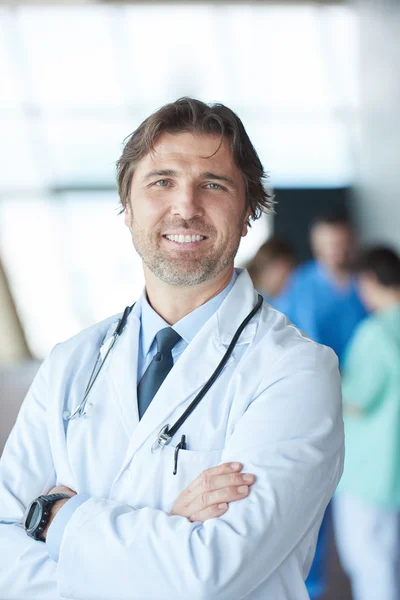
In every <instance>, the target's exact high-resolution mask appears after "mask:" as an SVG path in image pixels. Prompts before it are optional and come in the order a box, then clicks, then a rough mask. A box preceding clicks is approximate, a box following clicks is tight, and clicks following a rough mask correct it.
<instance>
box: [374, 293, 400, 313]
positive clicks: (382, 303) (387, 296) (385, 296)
mask: <svg viewBox="0 0 400 600" xmlns="http://www.w3.org/2000/svg"><path fill="white" fill-rule="evenodd" d="M399 304H400V292H398V291H397V290H390V289H388V290H385V291H383V292H382V294H381V296H380V298H379V300H378V302H377V310H385V309H387V308H394V307H395V306H397V305H399Z"/></svg>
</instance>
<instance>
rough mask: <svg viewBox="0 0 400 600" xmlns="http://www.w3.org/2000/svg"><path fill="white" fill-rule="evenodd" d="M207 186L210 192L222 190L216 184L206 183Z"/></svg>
mask: <svg viewBox="0 0 400 600" xmlns="http://www.w3.org/2000/svg"><path fill="white" fill-rule="evenodd" d="M207 186H208V187H209V188H210V189H211V190H221V189H222V187H221V186H220V185H219V184H218V183H207Z"/></svg>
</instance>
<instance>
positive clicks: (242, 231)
mask: <svg viewBox="0 0 400 600" xmlns="http://www.w3.org/2000/svg"><path fill="white" fill-rule="evenodd" d="M219 143H220V138H219V137H218V136H213V135H199V134H192V133H188V132H183V133H177V134H170V133H163V134H161V135H160V137H159V138H158V139H157V140H156V143H155V145H154V151H153V152H151V153H149V154H148V155H147V156H145V157H144V158H142V160H141V161H139V163H138V165H137V166H136V169H135V172H134V175H133V179H132V186H131V190H130V198H129V202H128V203H127V206H126V211H125V222H126V224H127V225H128V227H129V229H130V230H131V233H132V240H133V244H134V246H135V249H136V251H137V252H138V253H139V255H140V256H141V258H142V260H143V262H144V263H145V265H146V267H147V268H148V269H149V270H150V271H151V272H152V273H153V274H154V275H155V276H156V277H158V278H159V279H161V280H162V281H164V282H166V283H169V284H171V285H182V286H184V285H197V284H200V283H203V282H205V281H208V280H211V279H214V278H216V277H217V276H218V275H221V274H223V273H224V272H225V271H228V270H230V269H232V267H233V260H234V258H235V255H236V252H237V249H238V247H239V243H240V239H241V236H245V235H246V233H247V224H246V219H247V217H248V212H247V211H246V207H245V184H244V181H243V177H242V175H241V172H240V170H239V169H238V167H237V166H236V164H235V162H234V159H233V156H232V152H231V149H230V146H229V142H228V141H227V140H225V139H224V141H223V143H222V145H221V147H220V148H219V150H218V151H217V152H216V149H217V148H218V146H219Z"/></svg>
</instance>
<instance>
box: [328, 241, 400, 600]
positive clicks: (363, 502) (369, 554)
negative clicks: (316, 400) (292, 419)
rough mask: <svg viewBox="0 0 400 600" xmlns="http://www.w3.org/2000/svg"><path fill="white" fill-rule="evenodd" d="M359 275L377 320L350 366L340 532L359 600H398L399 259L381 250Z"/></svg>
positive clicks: (354, 346) (368, 257) (357, 340)
mask: <svg viewBox="0 0 400 600" xmlns="http://www.w3.org/2000/svg"><path fill="white" fill-rule="evenodd" d="M357 268H358V271H359V274H360V290H361V294H362V297H363V299H364V301H365V303H366V305H367V306H368V308H369V309H370V310H371V311H373V314H372V315H371V316H370V317H368V318H367V319H366V320H365V321H364V322H363V323H361V325H360V326H359V327H358V328H357V330H356V332H355V335H354V337H353V338H352V341H351V343H350V345H349V348H348V351H347V353H346V357H345V361H344V366H343V402H344V412H345V433H346V457H345V469H344V475H343V478H342V482H341V484H339V489H338V492H337V496H336V497H335V498H334V501H333V514H334V527H335V534H336V539H337V544H338V551H339V556H340V559H341V562H342V565H343V568H344V569H345V571H346V572H347V574H348V576H349V578H350V580H351V586H352V592H353V598H354V600H399V598H400V466H399V457H400V258H399V256H398V255H397V254H395V253H394V252H393V251H392V250H390V249H388V248H384V247H381V248H379V247H377V248H373V249H371V250H367V251H365V252H364V253H363V254H362V255H361V257H360V260H359V263H358V267H357Z"/></svg>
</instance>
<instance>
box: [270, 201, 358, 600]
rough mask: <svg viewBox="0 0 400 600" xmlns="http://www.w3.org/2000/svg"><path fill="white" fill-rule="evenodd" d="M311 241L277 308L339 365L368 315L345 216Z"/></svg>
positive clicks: (322, 554) (319, 221)
mask: <svg viewBox="0 0 400 600" xmlns="http://www.w3.org/2000/svg"><path fill="white" fill-rule="evenodd" d="M310 241H311V247H312V251H313V254H314V257H315V260H312V261H309V262H307V263H306V264H304V265H301V266H300V267H298V269H297V270H296V271H295V272H294V274H293V275H292V278H291V281H290V283H289V285H288V287H287V289H286V291H285V292H284V293H283V295H282V296H281V299H280V304H279V309H280V310H282V312H284V313H285V314H286V315H287V316H288V317H289V318H290V319H291V321H292V322H293V323H294V324H295V325H297V327H300V329H302V330H303V331H305V333H306V334H307V335H309V336H310V337H311V338H312V339H314V340H315V341H317V342H319V343H320V344H324V345H326V346H329V347H331V348H332V349H333V350H334V351H335V352H336V354H337V356H338V358H339V363H340V364H341V363H342V360H343V356H344V352H345V350H346V347H347V344H348V343H349V340H350V338H351V336H352V335H353V332H354V330H355V328H356V327H357V325H358V324H359V323H360V321H361V320H362V319H364V317H365V316H366V315H367V311H366V309H365V307H364V305H363V303H362V301H361V299H360V295H359V291H358V286H357V281H356V279H355V277H354V276H353V274H352V273H351V269H350V265H351V262H352V258H353V252H354V232H353V229H352V227H351V225H350V223H349V221H348V219H347V217H346V215H345V214H344V213H343V212H340V211H332V212H330V213H327V214H325V215H320V216H318V217H317V218H316V219H315V220H314V222H313V224H312V226H311V230H310ZM329 517H330V511H329V510H328V512H327V515H326V518H325V519H324V521H323V523H322V527H321V532H320V537H319V540H318V545H317V550H316V556H315V560H314V563H313V566H312V569H311V573H310V576H309V578H308V581H307V587H308V591H309V593H310V597H311V598H312V599H313V600H316V599H317V598H321V597H322V596H323V594H324V593H325V591H326V583H327V582H326V580H327V568H326V562H327V554H328V541H329V540H328V527H329Z"/></svg>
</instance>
